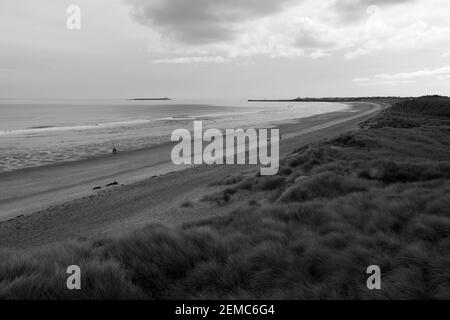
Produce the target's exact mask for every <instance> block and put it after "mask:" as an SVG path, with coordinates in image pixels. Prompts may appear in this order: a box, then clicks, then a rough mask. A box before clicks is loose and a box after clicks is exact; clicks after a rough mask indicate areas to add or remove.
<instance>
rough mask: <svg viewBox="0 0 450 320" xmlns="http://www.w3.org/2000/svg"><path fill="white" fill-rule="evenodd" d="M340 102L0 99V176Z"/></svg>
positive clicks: (299, 113)
mask: <svg viewBox="0 0 450 320" xmlns="http://www.w3.org/2000/svg"><path fill="white" fill-rule="evenodd" d="M347 108H348V107H347V106H346V105H343V104H338V103H309V102H308V103H306V102H300V103H248V102H246V101H225V100H208V101H207V100H197V101H193V100H190V101H187V100H185V101H183V100H172V101H127V100H89V101H87V100H65V101H57V100H50V101H43V100H39V101H25V100H21V101H6V100H0V172H2V171H12V170H17V169H20V168H25V167H33V166H40V165H45V164H50V163H55V162H60V161H73V160H79V159H83V158H87V157H92V156H97V155H101V154H106V153H110V152H111V149H112V148H113V147H116V148H117V149H118V150H119V151H127V150H136V149H141V148H146V147H150V146H153V145H156V144H160V143H166V142H169V141H170V135H171V133H172V131H173V130H175V129H177V128H186V129H190V130H192V128H193V123H192V122H193V121H194V120H202V121H203V125H204V127H206V128H208V127H215V128H219V129H224V128H239V127H242V128H245V127H249V126H265V125H269V124H271V123H274V122H278V121H279V122H281V121H286V120H292V119H296V118H302V117H308V116H312V115H316V114H321V113H326V112H335V111H342V110H345V109H347Z"/></svg>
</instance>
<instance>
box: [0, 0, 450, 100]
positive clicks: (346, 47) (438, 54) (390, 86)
mask: <svg viewBox="0 0 450 320" xmlns="http://www.w3.org/2000/svg"><path fill="white" fill-rule="evenodd" d="M70 5H76V6H78V7H79V8H80V22H81V28H80V29H79V30H70V29H68V28H67V20H68V19H69V18H70V16H71V15H70V14H69V13H68V12H67V8H68V7H69V6H70ZM449 16H450V1H448V0H320V1H318V0H276V1H274V0H70V1H68V0H39V1H36V0H20V1H17V0H1V2H0V99H13V98H20V99H32V98H42V99H47V98H55V99H58V98H132V97H170V98H175V99H176V98H184V99H193V98H194V99H195V98H204V99H210V98H226V99H250V98H264V99H266V98H269V99H270V98H295V97H322V96H375V95H396V96H400V95H401V96H419V95H424V94H442V95H450V19H449Z"/></svg>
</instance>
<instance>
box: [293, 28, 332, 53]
mask: <svg viewBox="0 0 450 320" xmlns="http://www.w3.org/2000/svg"><path fill="white" fill-rule="evenodd" d="M295 46H296V47H299V48H304V49H329V48H331V47H333V46H334V44H333V43H332V42H329V41H324V40H321V39H320V36H319V35H314V34H311V33H310V32H301V33H300V34H299V35H298V36H297V37H296V39H295Z"/></svg>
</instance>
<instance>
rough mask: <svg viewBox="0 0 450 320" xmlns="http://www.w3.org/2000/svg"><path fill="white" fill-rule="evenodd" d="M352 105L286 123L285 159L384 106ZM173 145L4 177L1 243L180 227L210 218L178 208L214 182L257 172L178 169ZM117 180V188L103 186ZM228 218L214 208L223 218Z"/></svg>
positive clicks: (36, 242)
mask: <svg viewBox="0 0 450 320" xmlns="http://www.w3.org/2000/svg"><path fill="white" fill-rule="evenodd" d="M350 105H351V106H352V109H353V110H351V111H352V112H349V111H342V112H334V113H326V114H321V115H316V116H312V117H309V118H301V119H293V120H292V121H289V122H287V123H283V124H280V125H279V128H280V131H281V134H282V136H283V140H282V142H281V144H280V157H283V156H285V155H286V154H288V153H290V152H292V151H293V150H294V149H295V148H297V147H299V146H301V145H303V144H307V143H312V142H315V141H318V140H320V139H323V138H330V137H332V136H335V135H338V134H340V133H343V132H346V131H348V130H351V129H354V128H356V127H357V124H358V123H359V122H361V121H363V120H365V119H366V118H369V117H371V116H372V115H374V114H376V113H377V111H379V110H380V109H382V108H383V105H381V104H375V103H366V102H361V103H352V104H350ZM171 145H172V144H170V143H168V144H164V145H159V146H156V147H151V148H149V149H144V150H138V151H130V152H127V153H123V154H119V155H118V156H117V157H115V156H109V157H99V158H94V159H88V160H81V161H76V162H66V163H62V164H56V165H50V166H46V167H39V168H29V169H23V170H18V171H13V172H6V173H2V174H0V177H1V179H2V183H1V184H0V212H1V216H0V220H1V222H0V243H1V244H2V246H4V247H17V248H28V247H35V246H39V245H45V244H49V243H54V242H60V241H68V240H70V239H76V238H80V237H81V238H84V237H92V236H94V235H95V236H98V235H118V234H123V233H124V232H128V231H131V230H134V229H136V228H138V227H139V226H143V225H145V224H148V223H152V222H160V223H168V224H179V223H184V222H187V221H191V220H193V219H199V218H204V217H209V216H210V215H211V213H210V212H211V210H207V209H208V208H205V210H203V211H202V210H200V211H201V212H187V213H186V212H184V211H186V210H184V211H183V210H179V207H180V205H181V204H182V203H183V202H185V201H187V200H189V199H194V198H199V197H201V196H203V195H205V194H206V193H208V192H210V191H211V190H212V188H211V187H209V184H210V183H211V182H214V181H216V180H220V179H222V178H224V177H226V176H229V175H234V174H246V173H251V172H256V169H257V168H259V166H242V165H241V166H203V165H202V166H196V167H192V168H187V167H186V166H184V167H179V166H175V165H174V164H172V163H171V161H170V150H171ZM256 167H257V168H256ZM115 182H117V185H112V186H109V187H105V186H106V185H107V184H110V183H115ZM95 187H101V189H100V191H94V190H93V188H95ZM17 208H21V209H20V210H18V209H17ZM187 211H189V210H187ZM224 213H225V212H220V210H215V211H214V214H217V215H220V214H224Z"/></svg>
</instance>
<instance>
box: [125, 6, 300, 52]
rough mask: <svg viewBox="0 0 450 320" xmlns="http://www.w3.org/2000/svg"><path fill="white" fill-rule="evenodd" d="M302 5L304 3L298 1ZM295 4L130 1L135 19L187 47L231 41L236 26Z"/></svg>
mask: <svg viewBox="0 0 450 320" xmlns="http://www.w3.org/2000/svg"><path fill="white" fill-rule="evenodd" d="M299 1H301V0H299ZM299 1H295V0H276V1H274V0H131V1H130V2H131V4H132V6H133V15H134V17H135V19H136V20H137V21H138V22H140V23H142V24H144V25H148V26H150V27H153V28H155V29H157V30H158V31H160V32H162V33H163V34H164V35H165V36H167V37H170V38H173V39H175V40H178V41H181V42H184V43H188V44H208V43H214V42H219V41H223V40H229V39H232V38H233V37H234V36H235V34H236V32H237V29H236V24H237V23H239V22H243V21H247V20H251V19H254V18H258V17H264V16H267V15H271V14H274V13H277V12H279V11H280V10H283V8H284V7H285V6H286V5H287V4H288V3H290V2H294V3H295V2H299Z"/></svg>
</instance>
